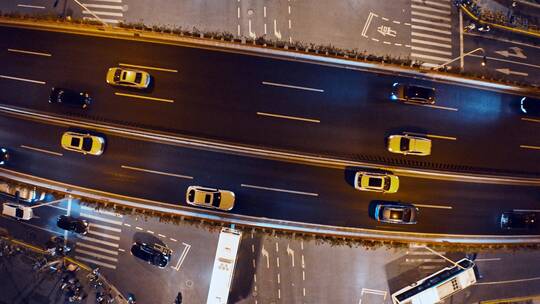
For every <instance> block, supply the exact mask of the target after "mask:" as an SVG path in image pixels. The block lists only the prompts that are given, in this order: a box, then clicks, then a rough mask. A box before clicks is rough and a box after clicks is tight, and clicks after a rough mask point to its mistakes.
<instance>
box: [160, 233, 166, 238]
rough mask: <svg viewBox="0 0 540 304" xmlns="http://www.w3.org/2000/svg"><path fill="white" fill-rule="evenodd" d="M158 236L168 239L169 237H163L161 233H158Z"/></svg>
mask: <svg viewBox="0 0 540 304" xmlns="http://www.w3.org/2000/svg"><path fill="white" fill-rule="evenodd" d="M158 235H159V236H160V237H162V238H166V237H167V236H165V235H163V234H161V233H158Z"/></svg>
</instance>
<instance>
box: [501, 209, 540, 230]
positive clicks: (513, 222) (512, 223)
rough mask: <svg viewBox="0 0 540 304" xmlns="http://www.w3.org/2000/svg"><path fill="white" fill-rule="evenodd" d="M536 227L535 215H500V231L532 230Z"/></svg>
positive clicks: (523, 213) (512, 212) (524, 213)
mask: <svg viewBox="0 0 540 304" xmlns="http://www.w3.org/2000/svg"><path fill="white" fill-rule="evenodd" d="M536 226H537V221H536V213H534V212H517V211H506V212H503V214H501V228H502V229H508V230H510V229H524V230H526V229H532V228H534V227H536Z"/></svg>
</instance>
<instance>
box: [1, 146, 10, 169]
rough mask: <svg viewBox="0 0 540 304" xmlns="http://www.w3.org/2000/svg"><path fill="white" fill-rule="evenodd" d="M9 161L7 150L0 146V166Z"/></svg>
mask: <svg viewBox="0 0 540 304" xmlns="http://www.w3.org/2000/svg"><path fill="white" fill-rule="evenodd" d="M8 161H9V152H8V150H7V149H6V148H0V166H3V165H5V164H6V163H7V162H8Z"/></svg>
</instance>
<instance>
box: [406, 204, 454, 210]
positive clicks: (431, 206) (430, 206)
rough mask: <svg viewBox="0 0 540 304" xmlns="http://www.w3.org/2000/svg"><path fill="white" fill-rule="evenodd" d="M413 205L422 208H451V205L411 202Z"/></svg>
mask: <svg viewBox="0 0 540 304" xmlns="http://www.w3.org/2000/svg"><path fill="white" fill-rule="evenodd" d="M413 205H414V206H417V207H422V208H436V209H452V206H442V205H426V204H413Z"/></svg>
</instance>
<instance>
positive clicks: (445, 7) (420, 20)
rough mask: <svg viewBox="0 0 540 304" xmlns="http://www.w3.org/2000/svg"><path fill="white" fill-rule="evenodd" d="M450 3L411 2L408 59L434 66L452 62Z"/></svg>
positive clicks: (436, 0)
mask: <svg viewBox="0 0 540 304" xmlns="http://www.w3.org/2000/svg"><path fill="white" fill-rule="evenodd" d="M451 5H452V4H451V2H450V0H431V1H429V0H412V1H411V58H412V59H414V60H417V61H421V62H423V66H425V67H434V66H437V65H439V64H442V63H445V62H448V61H450V60H452V57H453V56H452V19H451V11H452V6H451Z"/></svg>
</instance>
